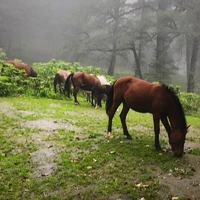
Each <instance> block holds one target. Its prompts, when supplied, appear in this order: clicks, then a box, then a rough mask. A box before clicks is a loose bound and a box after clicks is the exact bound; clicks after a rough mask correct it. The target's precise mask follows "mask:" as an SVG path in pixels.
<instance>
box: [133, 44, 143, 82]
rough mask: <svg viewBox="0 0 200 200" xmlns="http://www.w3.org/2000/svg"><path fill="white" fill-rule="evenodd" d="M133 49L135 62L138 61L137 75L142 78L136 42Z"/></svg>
mask: <svg viewBox="0 0 200 200" xmlns="http://www.w3.org/2000/svg"><path fill="white" fill-rule="evenodd" d="M132 51H133V54H134V57H135V63H136V69H135V76H136V77H138V78H141V79H142V72H141V69H140V60H139V58H138V55H137V51H136V48H135V43H134V42H133V45H132Z"/></svg>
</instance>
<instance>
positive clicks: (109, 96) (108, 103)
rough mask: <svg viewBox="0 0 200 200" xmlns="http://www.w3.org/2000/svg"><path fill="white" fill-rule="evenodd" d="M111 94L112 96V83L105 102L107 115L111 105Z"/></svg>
mask: <svg viewBox="0 0 200 200" xmlns="http://www.w3.org/2000/svg"><path fill="white" fill-rule="evenodd" d="M113 94H114V83H113V85H112V86H111V88H110V90H109V92H108V93H107V100H106V113H107V114H108V113H109V111H110V109H111V107H112V104H113Z"/></svg>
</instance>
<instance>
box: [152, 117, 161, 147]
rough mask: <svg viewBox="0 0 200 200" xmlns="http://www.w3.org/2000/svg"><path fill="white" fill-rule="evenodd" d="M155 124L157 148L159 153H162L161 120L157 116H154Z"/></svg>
mask: <svg viewBox="0 0 200 200" xmlns="http://www.w3.org/2000/svg"><path fill="white" fill-rule="evenodd" d="M153 123H154V133H155V143H154V145H155V148H156V150H157V151H161V150H162V148H161V146H160V140H159V134H160V118H159V117H158V116H156V115H153Z"/></svg>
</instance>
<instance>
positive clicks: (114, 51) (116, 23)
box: [108, 1, 120, 76]
mask: <svg viewBox="0 0 200 200" xmlns="http://www.w3.org/2000/svg"><path fill="white" fill-rule="evenodd" d="M119 10H120V1H118V2H117V3H116V4H115V7H114V16H113V18H114V28H113V41H112V47H113V49H112V53H111V60H110V66H109V69H108V74H109V75H110V76H113V75H114V70H115V64H116V59H117V40H118V38H117V33H118V30H119V19H120V15H119Z"/></svg>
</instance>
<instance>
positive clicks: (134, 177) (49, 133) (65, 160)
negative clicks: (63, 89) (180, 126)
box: [0, 97, 200, 200]
mask: <svg viewBox="0 0 200 200" xmlns="http://www.w3.org/2000/svg"><path fill="white" fill-rule="evenodd" d="M80 102H81V106H75V105H73V102H72V101H71V100H51V99H34V98H30V97H17V98H1V99H0V108H1V109H0V180H1V182H0V191H1V193H0V199H9V200H12V199H15V200H16V199H42V200H45V199H48V200H49V199H52V200H61V199H67V200H68V199H69V200H70V199H73V200H74V199H99V200H101V199H102V200H103V199H126V200H129V199H142V198H144V199H146V200H148V199H158V200H159V199H162V197H161V193H164V194H166V195H167V194H168V193H169V189H168V187H166V186H165V185H162V184H160V183H159V182H158V180H157V177H158V175H159V174H160V173H169V172H170V173H172V174H173V176H180V177H182V178H184V177H191V176H193V173H192V171H191V170H188V165H189V161H188V157H187V156H184V157H183V158H181V159H177V158H176V157H173V156H172V154H171V152H170V151H169V150H168V147H167V146H168V142H167V140H166V133H164V130H163V128H162V134H161V145H162V146H163V147H164V149H165V152H162V153H159V152H156V151H155V150H154V147H153V143H154V134H153V125H152V117H151V115H150V114H139V113H136V112H133V111H132V112H129V114H128V117H127V125H128V128H129V130H130V133H131V135H132V137H133V140H132V141H126V140H124V138H123V135H122V129H121V124H120V119H119V116H118V115H119V113H120V111H117V114H116V115H115V117H114V120H113V133H114V136H115V137H114V138H113V139H112V140H108V139H107V138H105V136H106V128H107V116H106V114H105V110H104V108H98V109H94V108H92V107H91V106H90V105H88V103H86V102H85V101H84V99H80ZM120 109H121V108H119V110H120ZM187 119H188V121H189V123H191V124H193V125H194V126H195V127H196V128H200V127H199V119H197V118H194V117H187ZM37 120H50V122H51V123H52V124H53V125H54V126H55V125H58V128H52V129H51V127H49V126H48V127H45V124H39V125H40V126H35V127H33V126H30V127H29V126H28V127H27V126H24V125H23V124H24V123H25V122H34V121H37ZM41 122H43V123H44V121H41ZM191 140H192V139H191ZM44 149H46V157H45V158H43V157H41V158H40V159H39V158H37V162H36V161H35V160H34V159H33V158H34V157H33V155H34V153H38V152H39V151H40V150H44ZM51 151H52V152H53V154H52V155H51V156H48V152H51ZM199 152H200V149H199V148H195V149H193V150H192V151H190V154H194V155H197V156H199ZM52 163H54V164H56V169H55V170H54V171H53V172H52V173H49V174H48V175H45V174H40V173H39V172H40V171H39V167H41V166H42V167H45V166H46V164H52ZM36 172H37V173H36ZM38 174H40V175H38Z"/></svg>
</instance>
